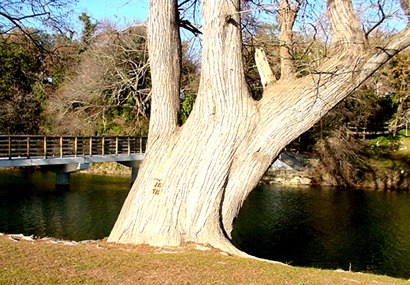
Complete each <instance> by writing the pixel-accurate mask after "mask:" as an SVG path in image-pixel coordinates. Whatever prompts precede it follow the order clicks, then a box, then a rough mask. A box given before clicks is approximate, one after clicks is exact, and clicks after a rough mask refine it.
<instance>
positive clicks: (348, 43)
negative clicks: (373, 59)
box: [328, 0, 364, 54]
mask: <svg viewBox="0 0 410 285" xmlns="http://www.w3.org/2000/svg"><path fill="white" fill-rule="evenodd" d="M328 15H329V20H330V29H331V37H332V39H331V40H332V42H331V50H332V51H333V53H334V54H336V53H338V52H340V51H344V50H347V49H348V50H350V51H351V52H352V53H356V52H357V53H360V52H361V51H363V47H364V34H363V31H362V30H361V29H360V22H359V20H358V18H357V16H356V14H355V13H354V10H353V5H352V2H351V0H328Z"/></svg>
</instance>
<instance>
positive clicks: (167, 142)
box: [109, 0, 410, 254]
mask: <svg viewBox="0 0 410 285" xmlns="http://www.w3.org/2000/svg"><path fill="white" fill-rule="evenodd" d="M172 5H174V6H172ZM175 5H176V2H175V1H166V0H156V1H151V5H150V16H149V27H150V28H149V32H150V38H151V39H150V41H149V49H150V56H151V69H153V71H152V72H153V73H152V76H153V77H152V78H153V91H152V92H153V93H152V97H153V102H152V105H153V106H152V108H153V110H154V111H153V113H152V117H151V120H152V121H151V125H150V128H151V129H150V134H149V136H150V139H149V149H148V152H147V154H146V158H145V160H144V162H143V164H142V166H141V169H140V172H139V175H138V177H137V180H136V181H135V183H134V185H133V187H132V189H131V191H130V194H129V196H128V197H127V199H126V202H125V204H124V206H123V208H122V210H121V213H120V216H119V218H118V220H117V222H116V224H115V226H114V229H113V230H112V232H111V234H110V236H109V241H112V242H121V243H134V244H141V243H146V244H150V245H156V246H170V245H179V244H181V243H183V242H198V243H207V244H210V245H212V246H215V247H218V248H221V249H223V250H227V251H230V252H233V253H236V254H239V251H237V250H236V249H235V248H233V247H232V246H231V244H230V242H229V238H230V233H231V230H232V221H233V219H234V217H235V216H236V215H237V214H238V211H239V209H240V207H241V205H242V203H243V202H244V201H245V199H246V197H247V196H248V194H249V193H250V191H251V190H252V189H253V188H254V187H255V186H256V185H257V183H258V181H259V180H260V178H261V176H262V175H263V173H264V172H265V170H266V169H267V168H268V166H269V164H270V163H271V162H272V161H273V159H274V158H275V157H276V156H277V155H278V154H279V152H280V151H281V150H282V149H283V148H284V147H285V146H286V145H287V144H288V143H290V142H291V141H292V140H294V139H295V138H297V137H298V136H299V135H300V134H301V133H303V132H304V131H306V130H307V129H309V128H310V127H311V126H312V125H313V124H314V123H316V122H317V121H318V120H319V119H320V118H321V117H322V116H323V115H324V114H325V113H326V112H327V111H329V110H330V109H331V108H332V107H333V106H335V105H336V104H337V103H338V102H339V101H340V100H342V99H343V98H345V97H346V96H347V95H348V94H350V93H351V92H352V91H353V90H354V89H355V88H357V87H358V86H359V85H360V84H361V83H362V82H363V81H364V80H365V79H366V78H367V77H369V76H370V75H371V74H372V73H373V72H374V71H375V70H376V69H377V68H378V67H379V66H380V65H381V64H382V63H383V62H385V61H386V60H387V59H388V58H389V57H391V56H392V55H394V54H395V53H397V52H398V51H400V50H402V49H403V48H405V47H406V46H408V45H410V40H409V39H410V34H409V30H406V31H404V32H403V33H402V34H401V35H398V36H397V37H396V38H395V39H393V41H392V42H390V43H388V44H387V45H386V46H385V47H384V48H379V49H377V50H372V51H366V52H365V51H364V47H363V46H364V43H363V42H359V43H358V42H357V41H356V39H358V38H361V35H360V33H361V32H360V31H359V30H355V31H354V32H352V33H350V35H351V36H346V37H344V38H343V37H342V36H340V35H339V34H340V33H344V29H342V28H340V29H339V30H338V29H336V28H335V27H334V26H335V25H337V26H338V27H339V25H341V26H343V25H345V24H346V23H347V22H349V23H352V22H353V23H354V22H355V21H357V19H356V18H355V17H354V14H353V13H352V10H350V7H351V6H349V5H351V4H350V2H349V1H347V0H329V7H330V10H331V11H330V17H331V18H332V17H333V16H332V15H337V17H338V20H337V22H336V21H333V22H331V25H332V30H333V31H335V30H336V31H335V33H336V34H335V36H334V38H335V39H337V41H336V42H333V46H332V48H333V50H335V51H336V50H337V51H338V54H337V56H334V57H333V58H330V59H329V60H328V61H327V62H326V63H325V64H323V66H322V68H321V69H320V70H318V71H317V72H315V73H312V74H311V75H310V76H306V77H303V78H298V79H296V78H294V77H291V79H289V80H286V79H283V78H282V80H280V81H278V82H272V83H271V84H270V85H268V86H267V88H266V89H265V91H264V94H263V98H262V99H261V100H260V101H258V102H256V101H253V100H252V99H251V97H250V95H249V93H248V90H247V87H246V83H245V79H244V75H243V65H242V64H243V63H242V53H241V38H240V27H239V21H240V19H239V13H238V11H239V1H223V0H208V1H205V0H204V1H202V18H203V19H204V20H203V35H204V38H203V53H202V74H201V83H200V88H199V92H198V97H197V100H196V102H195V105H194V108H193V111H192V113H191V115H190V117H189V118H188V120H187V122H186V123H185V124H184V125H183V126H182V127H178V126H177V120H176V114H177V106H175V104H176V103H175V102H176V100H177V96H178V95H179V94H178V92H179V90H178V88H179V87H178V86H177V85H173V84H171V82H169V81H173V80H176V79H177V78H179V69H178V65H179V64H174V65H173V66H172V65H170V66H171V68H166V67H164V66H163V65H164V64H166V65H168V64H169V62H171V63H172V60H173V56H169V55H168V54H167V51H168V50H169V48H173V47H174V48H175V46H178V39H177V38H178V36H177V33H176V31H175V29H177V28H178V27H177V26H176V25H175V22H176V19H177V15H176V10H175V9H170V8H169V7H170V6H171V7H175ZM161 7H162V8H163V7H168V9H169V10H167V12H161V11H160V10H161V9H162V8H161ZM332 9H333V10H332ZM341 12H343V13H345V17H342V16H340V13H341ZM158 14H159V15H165V16H164V17H157V15H158ZM332 19H333V18H332ZM333 20H334V19H333ZM167 23H168V24H169V23H171V24H169V25H168V26H167ZM158 25H160V27H161V28H158ZM345 26H346V25H345ZM348 26H349V29H350V28H351V25H348ZM165 27H170V29H166V28H165ZM158 38H162V39H166V40H164V41H156V39H158ZM168 41H170V42H171V43H173V44H169V43H168ZM167 43H168V44H167ZM352 46H353V48H352ZM358 46H359V47H358ZM343 47H344V48H343ZM341 50H343V51H344V52H343V53H342V52H340V51H341ZM177 52H178V53H179V51H177ZM352 63H353V64H352ZM154 69H155V70H156V71H154ZM164 73H165V74H166V76H165V75H164V76H163V74H164ZM162 77H164V78H166V79H164V78H162ZM169 85H170V86H169ZM154 86H156V87H155V88H154ZM155 97H157V99H155V100H154V98H155ZM158 97H161V98H158ZM162 97H163V98H162ZM164 104H165V105H166V106H163V105H164Z"/></svg>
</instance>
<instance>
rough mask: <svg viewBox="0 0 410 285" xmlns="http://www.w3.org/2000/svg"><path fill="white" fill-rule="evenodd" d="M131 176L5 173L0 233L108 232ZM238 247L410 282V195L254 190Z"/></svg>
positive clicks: (78, 235) (0, 184)
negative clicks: (57, 180)
mask: <svg viewBox="0 0 410 285" xmlns="http://www.w3.org/2000/svg"><path fill="white" fill-rule="evenodd" d="M129 187H130V185H129V177H107V176H95V175H85V174H76V175H72V177H71V185H70V186H69V188H57V189H56V187H55V186H54V175H53V174H48V173H42V172H34V173H30V172H26V173H25V172H21V171H0V232H3V233H23V234H26V235H35V236H40V237H44V236H51V237H56V238H61V239H68V240H84V239H101V238H104V237H106V236H108V234H109V233H110V230H111V228H112V226H113V225H114V222H115V220H116V217H117V215H118V213H119V211H120V209H121V206H122V203H123V202H124V200H125V198H126V195H127V193H128V190H129ZM233 239H234V244H235V245H236V246H237V247H239V248H240V249H242V250H244V251H246V252H248V253H250V254H253V255H255V256H258V257H263V258H268V259H272V260H279V261H283V262H287V263H290V264H292V265H298V266H311V267H312V266H313V267H320V268H329V269H337V268H341V269H344V270H348V269H349V266H350V267H351V270H353V271H366V272H373V273H379V274H386V275H390V276H396V277H402V278H406V279H409V278H410V193H408V192H399V193H396V192H372V191H347V190H337V189H332V188H284V187H282V186H266V187H259V188H257V189H255V190H254V191H253V192H252V193H251V195H250V197H249V198H248V199H247V201H246V202H245V204H244V207H243V208H242V209H241V212H240V215H239V217H238V219H237V220H236V222H235V227H234V232H233Z"/></svg>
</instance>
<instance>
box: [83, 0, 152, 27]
mask: <svg viewBox="0 0 410 285" xmlns="http://www.w3.org/2000/svg"><path fill="white" fill-rule="evenodd" d="M83 11H87V13H88V15H90V16H91V17H92V18H93V19H95V20H105V19H109V20H111V21H113V22H115V23H118V24H119V25H120V26H121V25H124V24H127V23H128V24H129V23H133V22H135V21H138V22H144V21H145V20H146V18H147V15H148V0H79V1H78V4H77V7H76V12H77V13H78V14H81V12H83Z"/></svg>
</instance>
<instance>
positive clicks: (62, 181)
mask: <svg viewBox="0 0 410 285" xmlns="http://www.w3.org/2000/svg"><path fill="white" fill-rule="evenodd" d="M56 185H70V172H59V171H58V172H56Z"/></svg>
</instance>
